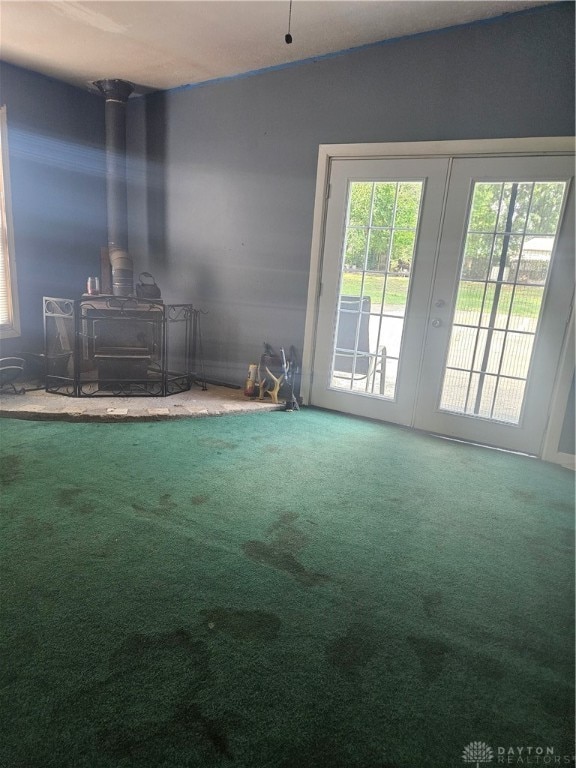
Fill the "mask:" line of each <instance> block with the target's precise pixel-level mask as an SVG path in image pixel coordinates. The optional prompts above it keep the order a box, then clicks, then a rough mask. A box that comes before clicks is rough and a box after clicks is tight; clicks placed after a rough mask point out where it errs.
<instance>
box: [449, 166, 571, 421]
mask: <svg viewBox="0 0 576 768" xmlns="http://www.w3.org/2000/svg"><path fill="white" fill-rule="evenodd" d="M565 194H566V183H565V182H541V181H539V182H526V181H524V182H515V181H507V182H488V183H487V182H478V183H476V184H475V185H474V192H473V196H472V204H471V208H470V215H469V221H468V230H467V234H466V238H465V242H464V248H463V252H462V253H463V255H462V269H461V274H460V283H459V287H458V294H457V299H456V308H455V312H454V322H453V325H452V334H451V337H450V347H449V351H448V358H447V365H446V368H445V371H444V380H443V386H442V395H441V400H440V409H441V410H443V411H449V412H451V413H459V414H466V415H469V416H476V417H480V418H485V419H492V420H494V421H501V422H507V423H510V424H518V423H519V421H520V416H521V413H522V405H523V401H524V392H525V388H526V381H527V379H528V373H529V369H530V361H531V359H532V351H533V347H534V340H535V336H536V331H537V327H538V320H539V318H540V314H541V311H542V301H543V298H544V289H545V286H546V282H547V280H548V275H549V272H550V262H551V258H552V253H553V250H554V245H555V242H556V236H557V230H558V223H559V221H560V213H561V211H562V206H563V202H564V196H565Z"/></svg>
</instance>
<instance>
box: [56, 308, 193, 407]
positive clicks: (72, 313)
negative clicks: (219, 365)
mask: <svg viewBox="0 0 576 768" xmlns="http://www.w3.org/2000/svg"><path fill="white" fill-rule="evenodd" d="M200 314H201V313H200V311H199V310H197V309H195V308H194V307H193V306H192V304H164V302H162V301H148V300H145V299H137V298H134V297H131V296H122V297H121V296H88V297H87V296H84V297H82V298H81V299H66V298H56V297H50V296H45V297H44V355H45V361H46V391H47V392H52V393H54V394H62V395H68V396H70V397H96V396H100V397H102V396H109V397H110V396H114V397H118V396H130V397H136V396H146V397H165V396H166V395H172V394H175V393H177V392H184V391H186V390H188V389H190V388H191V386H192V385H193V384H194V383H198V384H200V385H201V386H202V387H203V389H205V388H206V384H205V381H204V378H203V374H202V372H201V369H202V360H201V355H200V354H199V353H201V341H200ZM197 367H199V368H200V371H197V370H196V368H197Z"/></svg>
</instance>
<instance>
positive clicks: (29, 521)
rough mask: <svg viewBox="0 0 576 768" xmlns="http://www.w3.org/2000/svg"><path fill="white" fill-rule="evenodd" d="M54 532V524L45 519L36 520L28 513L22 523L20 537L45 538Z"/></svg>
mask: <svg viewBox="0 0 576 768" xmlns="http://www.w3.org/2000/svg"><path fill="white" fill-rule="evenodd" d="M53 533H54V525H53V524H52V523H50V522H48V521H46V520H38V518H37V517H33V516H32V515H29V516H28V517H26V518H25V519H24V522H23V523H22V537H23V538H24V539H26V540H27V541H37V540H38V539H46V538H48V537H49V536H51V535H52V534H53Z"/></svg>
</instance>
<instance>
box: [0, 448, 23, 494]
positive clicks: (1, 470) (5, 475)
mask: <svg viewBox="0 0 576 768" xmlns="http://www.w3.org/2000/svg"><path fill="white" fill-rule="evenodd" d="M21 477H22V459H21V458H20V456H16V455H15V454H13V453H8V454H7V455H5V456H2V460H1V461H0V487H2V488H6V487H7V486H9V485H12V483H16V482H17V481H18V480H20V478H21Z"/></svg>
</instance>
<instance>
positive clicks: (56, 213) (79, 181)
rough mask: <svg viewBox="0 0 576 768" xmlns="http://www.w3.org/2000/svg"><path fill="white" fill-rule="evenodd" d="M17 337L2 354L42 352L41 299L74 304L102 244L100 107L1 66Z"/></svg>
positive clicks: (94, 269) (92, 98)
mask: <svg viewBox="0 0 576 768" xmlns="http://www.w3.org/2000/svg"><path fill="white" fill-rule="evenodd" d="M0 102H1V103H2V104H5V105H6V110H7V122H8V146H9V150H10V155H9V160H10V182H11V191H12V213H13V225H14V241H15V253H16V265H17V272H18V294H19V300H20V319H21V326H22V336H21V337H20V338H17V339H6V340H4V341H2V354H12V353H14V352H17V351H36V352H38V351H41V350H42V347H43V340H42V296H43V295H48V296H64V297H69V298H78V297H79V296H80V294H81V293H82V291H83V290H84V289H85V286H86V278H87V277H88V276H89V275H98V274H100V246H102V245H106V243H107V236H106V197H105V196H106V187H105V176H104V172H105V164H104V156H103V144H104V100H103V99H102V98H101V97H99V96H96V95H93V94H91V93H88V92H87V91H83V90H80V89H78V88H74V87H72V86H70V85H67V84H65V83H61V82H59V81H57V80H53V79H51V78H48V77H44V76H42V75H39V74H36V73H34V72H30V71H28V70H25V69H20V68H19V67H14V66H12V65H9V64H6V63H2V65H1V68H0Z"/></svg>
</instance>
